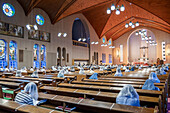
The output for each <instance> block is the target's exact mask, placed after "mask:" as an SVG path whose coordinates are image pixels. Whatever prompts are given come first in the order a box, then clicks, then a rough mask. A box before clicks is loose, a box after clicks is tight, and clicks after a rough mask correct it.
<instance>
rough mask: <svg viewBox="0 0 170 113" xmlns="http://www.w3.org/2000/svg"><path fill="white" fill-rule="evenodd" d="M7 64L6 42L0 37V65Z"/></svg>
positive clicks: (4, 65)
mask: <svg viewBox="0 0 170 113" xmlns="http://www.w3.org/2000/svg"><path fill="white" fill-rule="evenodd" d="M7 65H8V64H7V43H6V41H5V40H2V39H0V67H4V68H5V67H6V66H7Z"/></svg>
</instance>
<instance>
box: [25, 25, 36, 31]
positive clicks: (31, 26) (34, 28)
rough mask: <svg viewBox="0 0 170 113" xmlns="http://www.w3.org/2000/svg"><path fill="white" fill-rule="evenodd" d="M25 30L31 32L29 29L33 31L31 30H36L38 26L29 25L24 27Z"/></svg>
mask: <svg viewBox="0 0 170 113" xmlns="http://www.w3.org/2000/svg"><path fill="white" fill-rule="evenodd" d="M26 28H27V29H28V30H31V29H33V30H38V26H37V25H36V24H35V25H30V24H27V25H26Z"/></svg>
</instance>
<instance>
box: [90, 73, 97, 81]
mask: <svg viewBox="0 0 170 113" xmlns="http://www.w3.org/2000/svg"><path fill="white" fill-rule="evenodd" d="M97 76H98V73H94V74H93V75H92V76H90V78H89V79H96V80H97V79H98V78H97Z"/></svg>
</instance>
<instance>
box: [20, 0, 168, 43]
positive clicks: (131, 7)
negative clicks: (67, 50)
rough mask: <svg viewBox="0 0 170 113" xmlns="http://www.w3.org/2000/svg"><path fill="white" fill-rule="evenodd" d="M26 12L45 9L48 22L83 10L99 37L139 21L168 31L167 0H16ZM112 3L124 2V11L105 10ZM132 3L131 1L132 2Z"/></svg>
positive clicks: (113, 34) (118, 33) (115, 34)
mask: <svg viewBox="0 0 170 113" xmlns="http://www.w3.org/2000/svg"><path fill="white" fill-rule="evenodd" d="M17 1H18V2H19V3H20V5H21V6H22V7H23V9H24V11H25V15H26V16H27V15H28V14H29V13H30V12H31V11H32V10H33V9H34V8H40V9H42V10H44V11H45V12H46V13H47V14H48V16H49V17H50V20H51V23H52V24H55V23H56V22H58V21H59V20H61V19H63V18H65V17H67V16H70V15H72V14H75V13H82V14H83V15H84V16H85V17H86V18H87V19H88V21H89V22H90V24H91V25H92V26H93V28H94V29H95V31H96V33H97V35H98V36H99V37H100V38H101V37H102V36H104V35H105V36H106V37H107V39H110V38H112V39H113V40H115V39H117V38H119V37H120V36H121V35H123V34H124V33H126V32H128V31H130V30H132V28H131V27H129V28H125V27H124V26H125V24H126V23H128V22H130V21H132V22H136V21H138V22H139V24H140V26H147V27H151V28H155V29H159V30H162V31H165V32H167V33H170V14H169V13H170V0H17ZM112 3H114V4H116V6H117V5H119V6H121V5H122V4H123V5H124V6H125V11H124V12H121V13H120V15H116V14H115V11H113V12H112V13H111V14H110V15H108V14H107V13H106V10H107V8H109V7H110V6H111V4H112ZM131 3H132V4H131Z"/></svg>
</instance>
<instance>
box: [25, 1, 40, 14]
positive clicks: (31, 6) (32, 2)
mask: <svg viewBox="0 0 170 113" xmlns="http://www.w3.org/2000/svg"><path fill="white" fill-rule="evenodd" d="M40 2H41V0H31V2H30V4H29V6H28V8H27V11H26V16H28V14H29V13H30V12H31V11H32V10H33V9H34V8H35V7H36V6H37V4H38V3H40Z"/></svg>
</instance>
